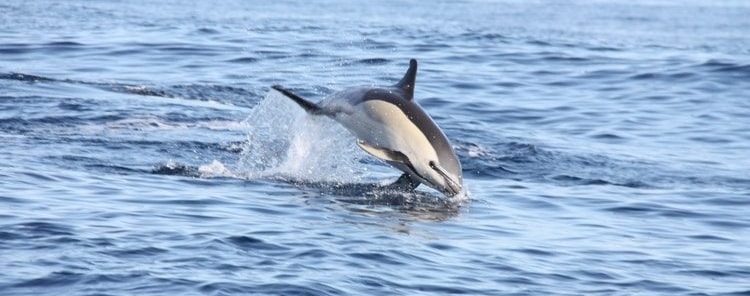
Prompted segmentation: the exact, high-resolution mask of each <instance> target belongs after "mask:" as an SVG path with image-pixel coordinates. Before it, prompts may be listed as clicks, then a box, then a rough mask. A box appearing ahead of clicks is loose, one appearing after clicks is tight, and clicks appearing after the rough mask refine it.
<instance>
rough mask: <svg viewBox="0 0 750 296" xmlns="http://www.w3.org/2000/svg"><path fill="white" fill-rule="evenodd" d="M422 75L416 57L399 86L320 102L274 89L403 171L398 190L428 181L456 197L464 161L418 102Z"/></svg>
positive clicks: (344, 94)
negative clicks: (338, 125)
mask: <svg viewBox="0 0 750 296" xmlns="http://www.w3.org/2000/svg"><path fill="white" fill-rule="evenodd" d="M416 73H417V61H416V60H413V59H412V60H411V61H410V66H409V70H407V72H406V74H405V75H404V77H403V78H402V79H401V80H400V81H399V82H398V83H397V84H396V85H394V86H390V87H355V88H349V89H346V90H343V91H341V92H338V93H336V94H334V95H332V96H331V97H330V98H328V99H325V100H323V101H321V102H320V103H318V104H316V103H312V102H310V101H308V100H305V99H304V98H302V97H299V96H297V95H295V94H293V93H292V92H290V91H288V90H286V89H284V88H283V87H281V86H277V85H276V86H273V88H274V89H276V90H278V91H279V92H281V93H282V94H284V95H285V96H287V97H289V98H290V99H292V100H293V101H294V102H296V103H297V104H298V105H300V106H301V107H302V108H303V109H305V110H306V111H307V112H308V113H310V114H313V115H325V116H328V117H331V118H333V119H334V120H336V121H338V122H340V123H341V124H342V125H344V127H346V128H347V129H348V130H350V131H351V132H352V133H353V134H354V135H355V136H356V137H357V138H358V144H359V145H360V147H361V148H362V149H364V150H365V151H366V152H368V153H370V154H372V155H373V156H375V157H378V158H380V159H382V160H384V161H386V162H387V163H388V164H390V165H392V166H393V167H395V168H397V169H399V170H401V171H403V172H404V174H403V175H402V176H401V177H400V178H399V180H398V181H396V183H394V184H393V185H392V186H396V187H400V188H405V189H414V188H416V187H417V186H418V185H419V184H420V183H425V184H426V185H429V186H430V187H432V188H435V189H437V190H439V191H441V192H443V193H445V194H446V195H448V196H453V195H456V194H458V193H459V192H461V190H462V187H463V176H462V172H461V163H460V162H459V160H458V157H456V153H455V151H454V150H453V147H452V146H451V144H450V142H449V141H448V138H447V137H446V136H445V134H444V133H443V131H442V130H440V128H439V127H438V126H437V124H435V122H434V121H433V120H432V118H430V116H429V115H428V114H427V113H426V112H425V111H424V110H423V109H422V108H421V107H420V106H419V105H418V104H417V103H416V102H415V101H414V84H415V81H416ZM384 103H385V104H384ZM389 106H390V107H389ZM394 106H395V108H393V107H394ZM414 147H419V148H418V149H417V150H414V149H415V148H414Z"/></svg>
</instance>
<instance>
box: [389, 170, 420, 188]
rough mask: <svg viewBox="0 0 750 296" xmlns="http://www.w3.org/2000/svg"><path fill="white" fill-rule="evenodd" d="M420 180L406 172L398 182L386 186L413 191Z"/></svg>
mask: <svg viewBox="0 0 750 296" xmlns="http://www.w3.org/2000/svg"><path fill="white" fill-rule="evenodd" d="M419 184H420V183H419V181H417V180H414V179H412V177H411V176H410V175H409V174H408V173H404V174H403V175H401V177H399V178H398V180H396V182H393V183H391V184H390V185H388V186H386V188H393V189H398V190H405V191H412V190H414V189H416V188H417V187H418V186H419Z"/></svg>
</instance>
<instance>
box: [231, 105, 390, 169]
mask: <svg viewBox="0 0 750 296" xmlns="http://www.w3.org/2000/svg"><path fill="white" fill-rule="evenodd" d="M243 123H244V124H245V125H246V127H247V130H248V136H247V142H246V144H245V147H243V153H242V157H241V161H240V164H239V168H238V170H240V171H241V174H244V175H245V176H246V177H248V178H251V179H254V178H269V177H284V178H290V179H294V180H300V181H306V182H336V183H354V182H363V181H369V182H372V181H373V180H377V179H378V178H379V179H383V178H391V177H392V176H393V175H395V173H394V172H393V170H389V169H388V168H387V167H386V166H384V165H376V164H372V163H373V162H370V164H367V163H365V162H364V161H363V159H370V158H368V156H367V155H366V154H365V153H364V152H362V151H361V150H360V149H359V148H358V147H357V146H356V145H355V140H354V137H353V136H352V135H351V134H350V133H349V132H348V131H347V130H346V129H344V128H343V127H342V126H341V125H339V124H338V123H336V122H335V121H333V120H331V119H330V118H327V117H323V116H311V115H308V114H306V113H305V112H304V111H303V110H302V109H301V108H300V107H299V106H297V105H296V104H294V102H292V101H291V100H289V99H287V98H285V97H283V96H282V95H281V94H279V93H277V92H275V91H271V92H269V93H268V94H267V95H266V97H265V98H264V99H263V100H262V101H261V102H260V103H259V104H258V105H257V106H256V107H255V108H253V110H252V111H251V113H250V115H249V116H248V118H247V119H246V120H245V121H244V122H243Z"/></svg>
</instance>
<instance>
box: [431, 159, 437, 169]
mask: <svg viewBox="0 0 750 296" xmlns="http://www.w3.org/2000/svg"><path fill="white" fill-rule="evenodd" d="M429 164H430V167H431V168H432V169H433V170H437V169H438V168H437V165H435V162H434V161H432V160H430V162H429Z"/></svg>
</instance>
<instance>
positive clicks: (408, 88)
mask: <svg viewBox="0 0 750 296" xmlns="http://www.w3.org/2000/svg"><path fill="white" fill-rule="evenodd" d="M416 80H417V60H415V59H411V60H410V61H409V70H406V74H404V78H401V81H399V82H398V83H396V87H398V88H400V89H401V90H403V91H404V95H405V96H406V99H407V100H412V99H414V83H415V82H416Z"/></svg>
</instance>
